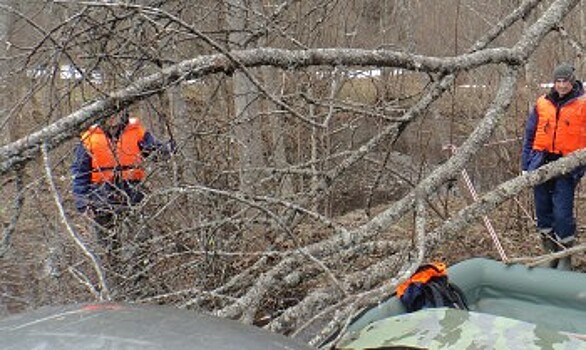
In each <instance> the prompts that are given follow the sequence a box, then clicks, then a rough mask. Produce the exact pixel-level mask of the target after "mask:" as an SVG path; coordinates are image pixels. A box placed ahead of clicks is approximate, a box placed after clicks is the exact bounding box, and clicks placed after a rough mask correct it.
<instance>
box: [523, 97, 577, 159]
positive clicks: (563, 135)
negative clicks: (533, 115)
mask: <svg viewBox="0 0 586 350" xmlns="http://www.w3.org/2000/svg"><path fill="white" fill-rule="evenodd" d="M536 109H537V118H538V120H537V128H536V130H535V140H534V141H533V149H534V150H536V151H546V152H549V153H556V154H561V155H564V156H565V155H567V154H568V153H571V152H574V151H576V150H579V149H581V148H584V147H586V115H585V114H586V98H585V97H584V95H582V96H580V97H579V98H577V99H575V100H573V101H570V102H569V103H567V104H565V105H564V106H562V107H561V108H560V109H559V111H558V109H557V108H556V106H555V105H554V104H553V103H552V102H551V101H549V100H548V99H547V98H545V96H542V97H540V98H539V99H538V100H537V105H536ZM558 113H559V114H558Z"/></svg>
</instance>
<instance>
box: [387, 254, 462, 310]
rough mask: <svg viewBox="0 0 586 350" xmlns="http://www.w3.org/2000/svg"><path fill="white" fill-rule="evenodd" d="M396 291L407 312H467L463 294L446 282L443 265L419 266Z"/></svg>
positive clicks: (453, 285) (446, 276) (456, 287)
mask: <svg viewBox="0 0 586 350" xmlns="http://www.w3.org/2000/svg"><path fill="white" fill-rule="evenodd" d="M397 291H398V293H397V295H398V297H399V299H400V300H401V302H402V303H403V305H404V306H405V308H406V309H407V312H413V311H417V310H421V309H425V308H433V307H450V308H455V309H462V310H468V304H467V302H466V297H465V296H464V293H462V291H461V290H460V288H458V286H456V285H455V284H453V283H450V282H449V281H448V275H447V272H446V269H445V266H444V265H443V264H426V265H423V266H421V267H420V268H419V269H418V270H417V271H416V272H415V273H414V274H413V275H412V276H411V278H410V279H409V280H407V281H406V282H405V283H403V284H402V285H401V286H399V288H397ZM399 291H400V292H399Z"/></svg>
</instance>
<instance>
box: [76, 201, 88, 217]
mask: <svg viewBox="0 0 586 350" xmlns="http://www.w3.org/2000/svg"><path fill="white" fill-rule="evenodd" d="M75 209H77V212H78V213H80V214H85V213H87V212H88V210H89V206H88V203H87V200H86V199H85V198H82V197H78V198H75Z"/></svg>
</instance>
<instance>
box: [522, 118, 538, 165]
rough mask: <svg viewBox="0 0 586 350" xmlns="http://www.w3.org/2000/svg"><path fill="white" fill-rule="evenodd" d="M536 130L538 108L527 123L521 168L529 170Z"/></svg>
mask: <svg viewBox="0 0 586 350" xmlns="http://www.w3.org/2000/svg"><path fill="white" fill-rule="evenodd" d="M535 130H537V110H536V109H535V108H533V109H532V110H531V113H530V114H529V119H527V124H526V125H525V137H524V139H523V153H522V154H521V169H522V170H528V167H529V161H530V160H531V151H532V150H533V141H535Z"/></svg>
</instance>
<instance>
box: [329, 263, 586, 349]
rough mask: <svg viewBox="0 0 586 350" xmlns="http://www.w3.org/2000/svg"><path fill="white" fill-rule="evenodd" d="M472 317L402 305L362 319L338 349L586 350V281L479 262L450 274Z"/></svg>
mask: <svg viewBox="0 0 586 350" xmlns="http://www.w3.org/2000/svg"><path fill="white" fill-rule="evenodd" d="M448 276H449V279H450V281H451V282H452V283H454V284H456V285H457V286H458V287H460V289H461V290H462V291H463V292H464V295H465V296H466V299H467V302H468V306H469V308H470V310H469V311H464V310H457V309H447V308H434V309H424V310H420V311H416V312H413V313H407V312H406V310H405V308H404V307H403V305H402V304H401V302H400V301H399V300H398V299H397V298H396V297H391V298H389V299H388V300H386V301H385V302H383V303H381V304H379V305H377V306H376V307H373V308H371V309H369V310H368V311H366V312H365V313H363V314H362V315H361V316H360V317H358V318H357V319H356V320H354V322H352V324H351V325H350V326H349V328H348V331H347V332H346V333H345V334H344V336H343V337H342V339H341V340H340V341H339V342H338V345H337V347H336V348H337V349H340V350H341V349H344V350H350V349H353V350H358V349H586V274H584V273H579V272H571V271H559V270H554V269H549V268H527V267H525V266H523V265H505V264H503V263H500V262H497V261H493V260H489V259H484V258H475V259H470V260H466V261H463V262H460V263H458V264H456V265H454V266H452V267H450V268H449V269H448Z"/></svg>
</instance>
